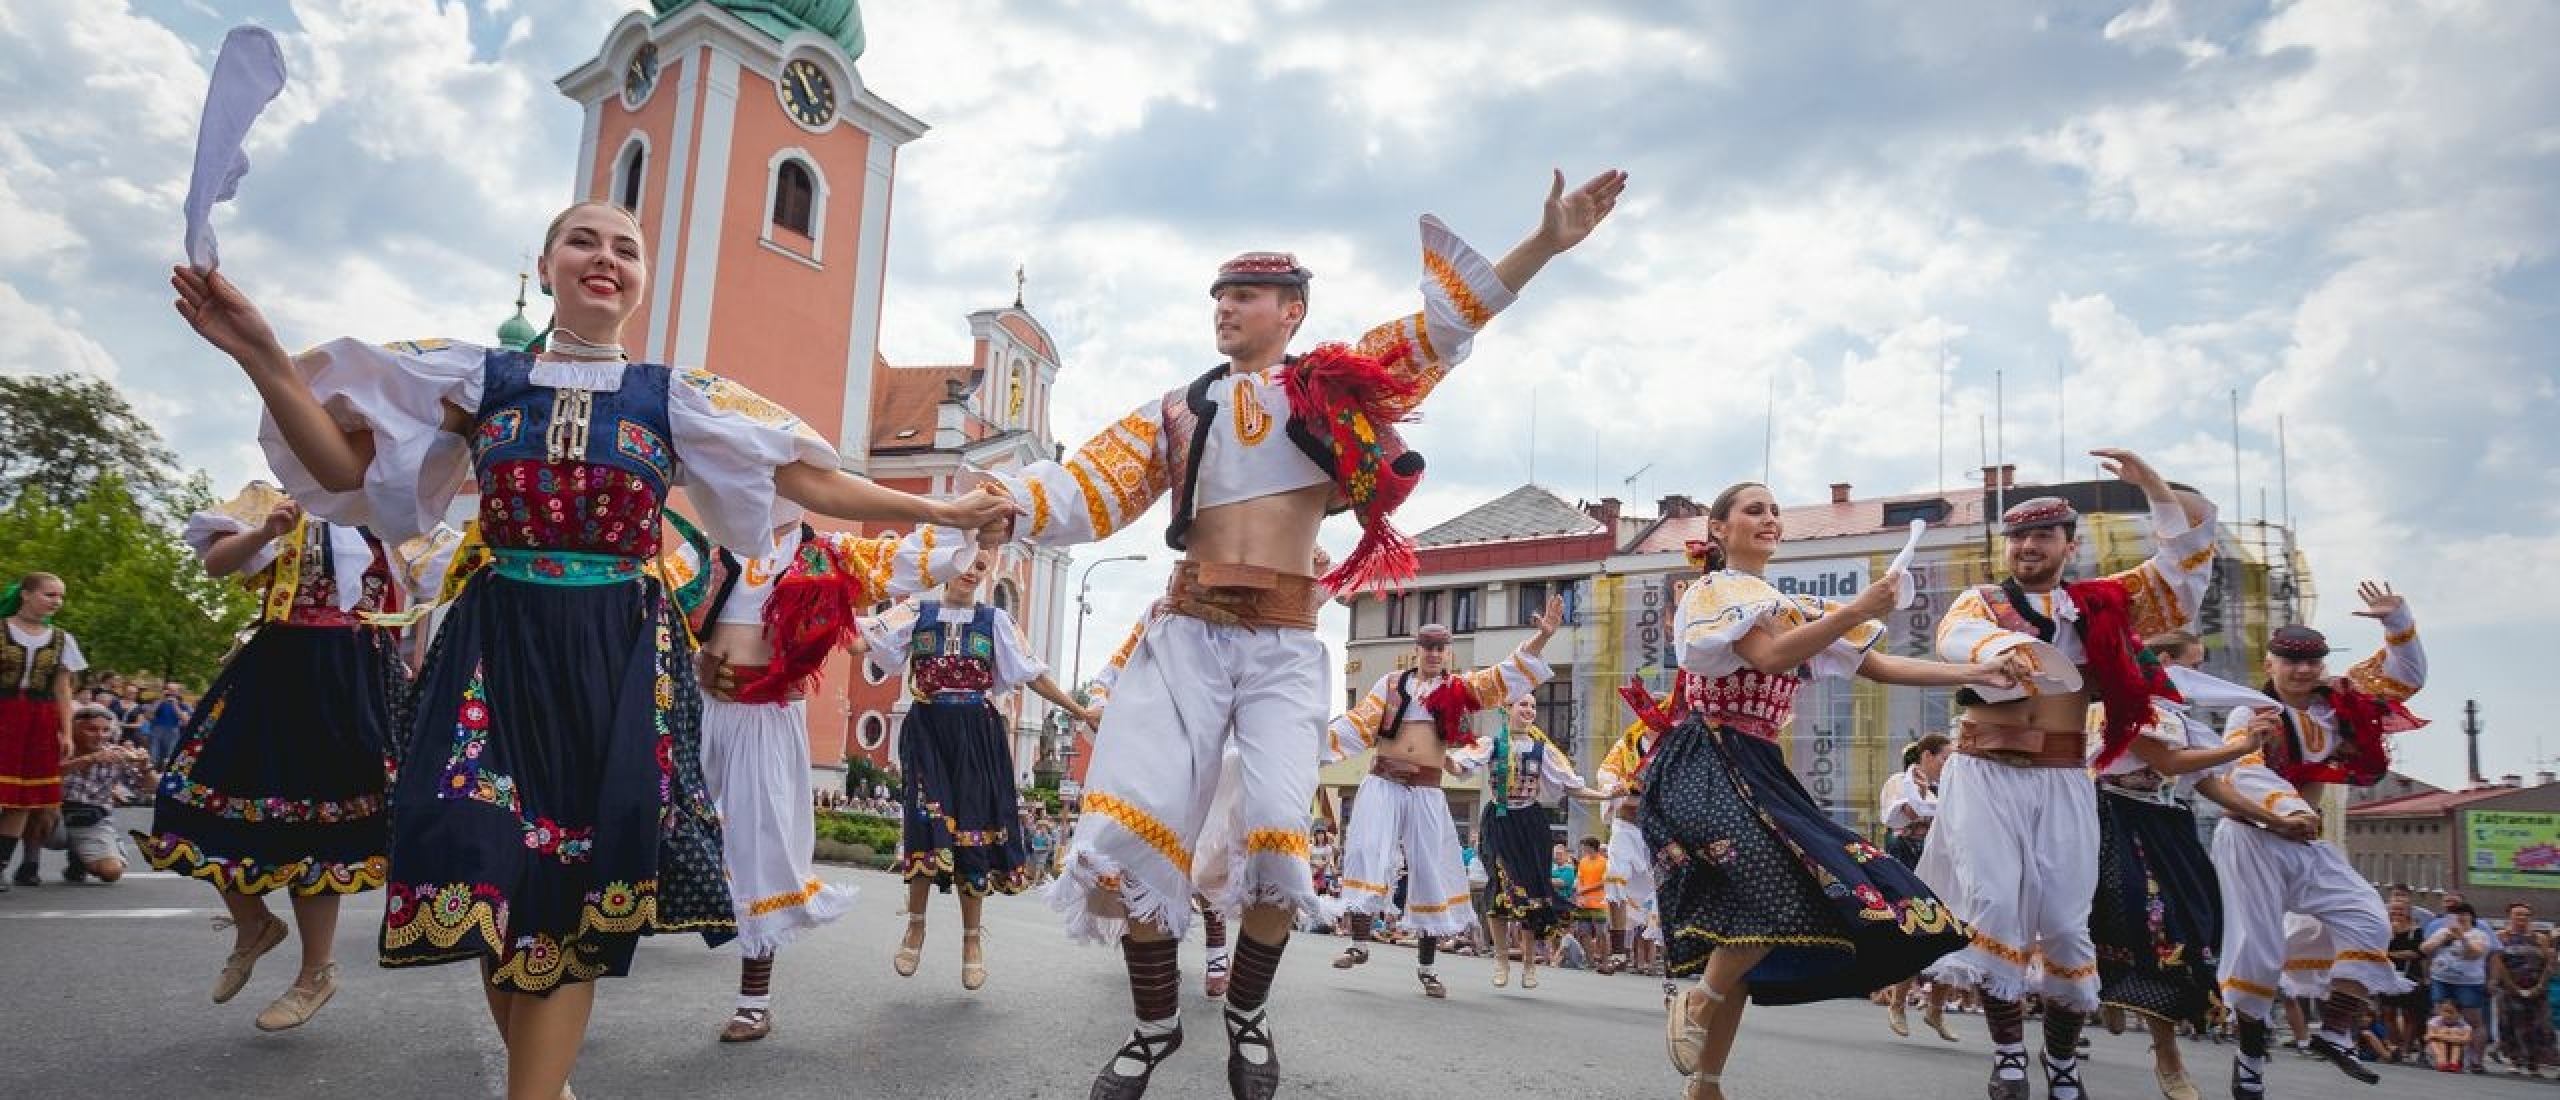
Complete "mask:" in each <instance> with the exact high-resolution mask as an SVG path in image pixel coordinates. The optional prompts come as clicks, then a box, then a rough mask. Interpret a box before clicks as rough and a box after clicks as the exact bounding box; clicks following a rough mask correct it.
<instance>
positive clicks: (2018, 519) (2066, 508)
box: [2000, 497, 2080, 535]
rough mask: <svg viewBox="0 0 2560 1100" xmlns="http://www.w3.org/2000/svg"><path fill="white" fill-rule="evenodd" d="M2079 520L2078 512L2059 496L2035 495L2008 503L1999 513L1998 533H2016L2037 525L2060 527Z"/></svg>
mask: <svg viewBox="0 0 2560 1100" xmlns="http://www.w3.org/2000/svg"><path fill="white" fill-rule="evenodd" d="M2078 522H2080V513H2079V512H2078V511H2077V510H2075V509H2074V508H2072V507H2071V502H2070V501H2067V500H2064V499H2062V498H2061V497H2037V498H2035V499H2034V500H2023V501H2019V502H2018V503H2016V504H2013V505H2010V506H2009V510H2008V511H2006V512H2002V513H2000V533H2001V534H2003V535H2018V534H2024V533H2026V532H2028V531H2033V530H2035V529H2036V528H2038V527H2061V526H2063V525H2065V524H2072V523H2078Z"/></svg>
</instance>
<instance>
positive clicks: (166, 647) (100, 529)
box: [0, 473, 257, 690]
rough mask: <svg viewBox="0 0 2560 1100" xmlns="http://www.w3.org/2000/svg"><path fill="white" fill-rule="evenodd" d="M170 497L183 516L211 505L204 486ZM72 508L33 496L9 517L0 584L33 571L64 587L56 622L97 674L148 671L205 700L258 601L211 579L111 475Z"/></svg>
mask: <svg viewBox="0 0 2560 1100" xmlns="http://www.w3.org/2000/svg"><path fill="white" fill-rule="evenodd" d="M169 492H170V495H169V496H168V497H167V498H166V499H165V501H164V504H165V506H166V507H168V508H170V509H171V510H174V511H177V512H179V513H181V514H183V513H184V512H186V511H192V510H193V509H195V508H199V507H202V506H204V505H205V504H206V503H207V502H208V500H209V496H208V494H206V493H205V491H204V489H203V488H202V485H201V479H200V478H199V479H195V480H194V481H192V482H190V483H188V484H186V485H185V486H183V487H178V486H172V487H171V489H170V490H169ZM69 499H71V500H72V501H73V503H72V504H70V505H69V506H67V507H66V506H63V505H60V504H56V503H55V502H54V497H53V496H52V494H51V493H50V492H48V491H47V490H45V489H44V488H42V487H40V486H30V487H28V488H26V489H25V490H23V491H21V492H19V493H18V494H17V496H16V498H15V499H14V500H12V501H10V502H9V504H8V506H7V507H6V508H5V509H0V583H6V582H8V581H13V580H16V579H17V578H18V577H19V576H21V575H23V574H26V573H28V572H34V571H42V572H46V573H52V574H55V575H56V576H59V577H61V578H62V582H63V586H64V587H65V589H67V590H68V593H69V596H70V598H69V599H68V600H67V601H66V602H65V603H64V604H63V608H62V614H61V615H60V616H59V617H58V619H57V621H58V622H59V623H60V624H61V625H62V627H63V629H66V630H69V631H70V632H71V633H72V634H73V635H74V636H76V637H78V638H79V639H80V649H81V651H82V653H83V654H85V655H86V656H87V657H88V658H89V665H90V667H91V668H92V669H96V670H99V671H115V672H144V671H148V672H151V673H154V674H156V675H161V676H168V677H173V678H175V679H178V680H181V681H183V682H185V683H187V684H188V685H190V686H192V687H194V688H197V689H198V690H201V689H202V688H203V687H204V686H205V685H206V684H207V683H210V682H211V681H212V679H213V674H214V673H215V672H216V671H217V670H218V668H219V666H220V664H221V661H222V657H223V654H225V653H226V652H228V651H229V650H230V648H231V643H232V639H233V638H234V636H236V635H237V634H238V632H239V630H240V628H241V627H243V626H246V625H248V623H249V620H250V618H251V617H252V616H253V615H255V613H256V611H257V602H256V598H255V597H253V596H251V595H250V594H249V592H248V591H247V590H245V589H243V588H242V587H240V585H238V584H237V583H234V582H233V581H231V580H227V579H223V580H217V579H215V578H212V577H208V576H206V575H205V572H204V567H203V566H202V565H201V564H199V563H198V562H197V561H196V557H195V553H194V552H193V551H191V550H189V549H188V548H187V545H186V543H185V542H184V541H183V540H181V539H180V538H179V537H178V536H177V534H176V532H174V531H172V530H171V529H170V527H169V525H168V524H167V523H166V522H165V521H163V520H160V519H158V518H157V517H155V516H154V514H153V512H154V509H153V508H152V507H150V506H148V505H146V504H145V502H144V501H143V500H141V499H140V498H139V497H137V496H136V495H135V493H134V492H133V490H132V489H131V488H130V487H128V486H127V484H126V483H125V481H124V479H123V477H122V476H121V475H119V474H116V473H107V474H105V475H104V476H102V477H101V478H99V479H98V481H97V482H96V483H95V484H92V485H90V486H87V487H86V489H85V491H83V492H81V493H79V494H78V495H76V496H74V497H72V498H69Z"/></svg>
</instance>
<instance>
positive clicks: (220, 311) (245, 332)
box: [169, 264, 286, 364]
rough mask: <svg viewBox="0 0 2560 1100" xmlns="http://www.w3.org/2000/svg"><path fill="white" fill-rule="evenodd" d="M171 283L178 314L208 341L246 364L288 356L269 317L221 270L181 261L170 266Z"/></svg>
mask: <svg viewBox="0 0 2560 1100" xmlns="http://www.w3.org/2000/svg"><path fill="white" fill-rule="evenodd" d="M169 285H170V287H172V288H174V289H175V290H176V291H177V292H178V300H177V302H176V303H175V304H176V306H177V310H178V316H179V317H180V318H181V319H183V320H185V321H186V322H187V327H189V328H192V329H194V330H196V335H198V336H202V337H204V340H205V342H206V343H208V344H211V345H213V346H214V347H216V348H219V349H221V350H222V352H223V353H224V354H226V355H229V356H230V357H231V358H233V359H234V360H237V361H239V362H241V363H243V364H247V363H250V362H252V361H254V360H259V359H269V360H273V359H282V358H285V357H286V356H285V351H284V345H282V344H280V343H277V342H276V332H275V329H274V328H272V327H270V326H269V325H268V324H267V318H266V316H265V315H264V314H261V313H259V312H258V307H257V306H256V305H254V304H252V303H251V302H250V301H249V296H248V295H246V294H242V293H240V288H239V287H237V286H234V285H232V282H231V280H230V279H227V278H225V277H223V274H222V273H221V272H219V271H197V270H196V269H194V268H192V267H188V266H186V265H184V264H181V265H179V266H177V267H173V268H170V269H169Z"/></svg>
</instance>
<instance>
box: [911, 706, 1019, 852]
mask: <svg viewBox="0 0 2560 1100" xmlns="http://www.w3.org/2000/svg"><path fill="white" fill-rule="evenodd" d="M898 770H899V771H900V772H901V773H902V777H903V780H904V784H903V787H902V788H901V790H900V796H901V801H903V802H904V803H905V807H906V808H905V813H904V815H903V821H902V824H901V827H900V829H899V838H898V839H899V844H898V848H899V858H898V871H899V873H900V874H902V875H904V876H905V877H906V879H907V881H909V882H916V881H924V882H930V883H932V884H934V885H935V886H937V887H939V888H941V889H942V890H943V892H945V893H949V892H950V891H952V890H958V891H960V892H961V893H964V894H971V895H975V896H979V897H984V896H986V895H988V894H1019V893H1021V892H1023V891H1024V890H1028V889H1030V888H1031V846H1030V844H1029V843H1028V842H1027V841H1025V840H1024V839H1023V835H1022V806H1021V799H1020V796H1019V795H1017V794H1015V793H1014V789H1013V744H1012V740H1011V739H1010V738H1008V737H1006V736H1005V729H1004V716H1003V715H1002V714H1000V713H998V712H997V711H996V708H994V707H992V706H989V705H987V704H986V703H984V702H975V703H930V702H920V703H917V704H915V705H914V706H913V707H912V708H910V709H909V710H908V711H907V721H906V725H905V726H904V727H902V728H901V729H900V731H899V734H898Z"/></svg>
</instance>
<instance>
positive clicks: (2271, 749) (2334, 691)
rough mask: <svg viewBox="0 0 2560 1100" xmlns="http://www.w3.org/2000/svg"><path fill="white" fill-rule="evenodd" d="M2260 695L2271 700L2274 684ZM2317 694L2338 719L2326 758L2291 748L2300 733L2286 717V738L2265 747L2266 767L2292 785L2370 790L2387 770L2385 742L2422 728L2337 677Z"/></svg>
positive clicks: (2397, 708)
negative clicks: (2309, 756) (2311, 756)
mask: <svg viewBox="0 0 2560 1100" xmlns="http://www.w3.org/2000/svg"><path fill="white" fill-rule="evenodd" d="M2266 692H2267V694H2268V695H2274V694H2275V685H2273V684H2269V685H2267V689H2266ZM2319 693H2320V694H2321V695H2323V696H2326V697H2327V698H2328V700H2329V710H2330V711H2331V712H2332V713H2334V714H2336V715H2337V716H2338V747H2337V748H2335V749H2332V750H2330V752H2329V758H2328V759H2326V760H2305V759H2303V758H2302V750H2301V749H2300V748H2299V747H2298V746H2297V745H2296V744H2294V739H2295V738H2297V737H2300V736H2301V734H2300V732H2299V731H2296V730H2294V729H2293V728H2292V724H2293V721H2294V719H2293V718H2292V717H2291V716H2287V718H2286V736H2285V737H2283V738H2281V739H2278V740H2277V741H2275V742H2272V743H2270V744H2268V746H2267V767H2268V768H2269V769H2270V770H2272V771H2274V772H2275V773H2276V774H2277V775H2280V776H2283V777H2284V780H2285V782H2288V783H2292V784H2294V785H2296V786H2300V785H2302V784H2305V783H2346V784H2350V785H2353V786H2357V787H2370V786H2372V785H2374V784H2376V783H2379V782H2381V781H2382V777H2383V774H2384V773H2386V772H2388V771H2390V770H2391V747H2390V744H2389V742H2388V741H2386V740H2385V739H2386V738H2388V737H2389V736H2391V735H2392V734H2395V733H2407V732H2409V731H2410V730H2414V729H2417V728H2419V727H2421V726H2424V725H2426V724H2427V720H2426V719H2424V718H2420V717H2418V716H2417V715H2415V714H2412V713H2410V712H2409V708H2407V707H2405V706H2402V705H2400V704H2399V703H2397V702H2394V701H2392V700H2389V699H2385V698H2383V697H2381V696H2379V695H2374V694H2371V693H2369V692H2365V691H2362V690H2359V689H2357V687H2356V686H2355V683H2354V682H2353V681H2351V680H2349V679H2347V678H2346V677H2343V676H2341V677H2339V678H2337V679H2335V680H2332V681H2330V682H2329V683H2328V684H2327V685H2325V686H2323V687H2321V688H2320V689H2319Z"/></svg>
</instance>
